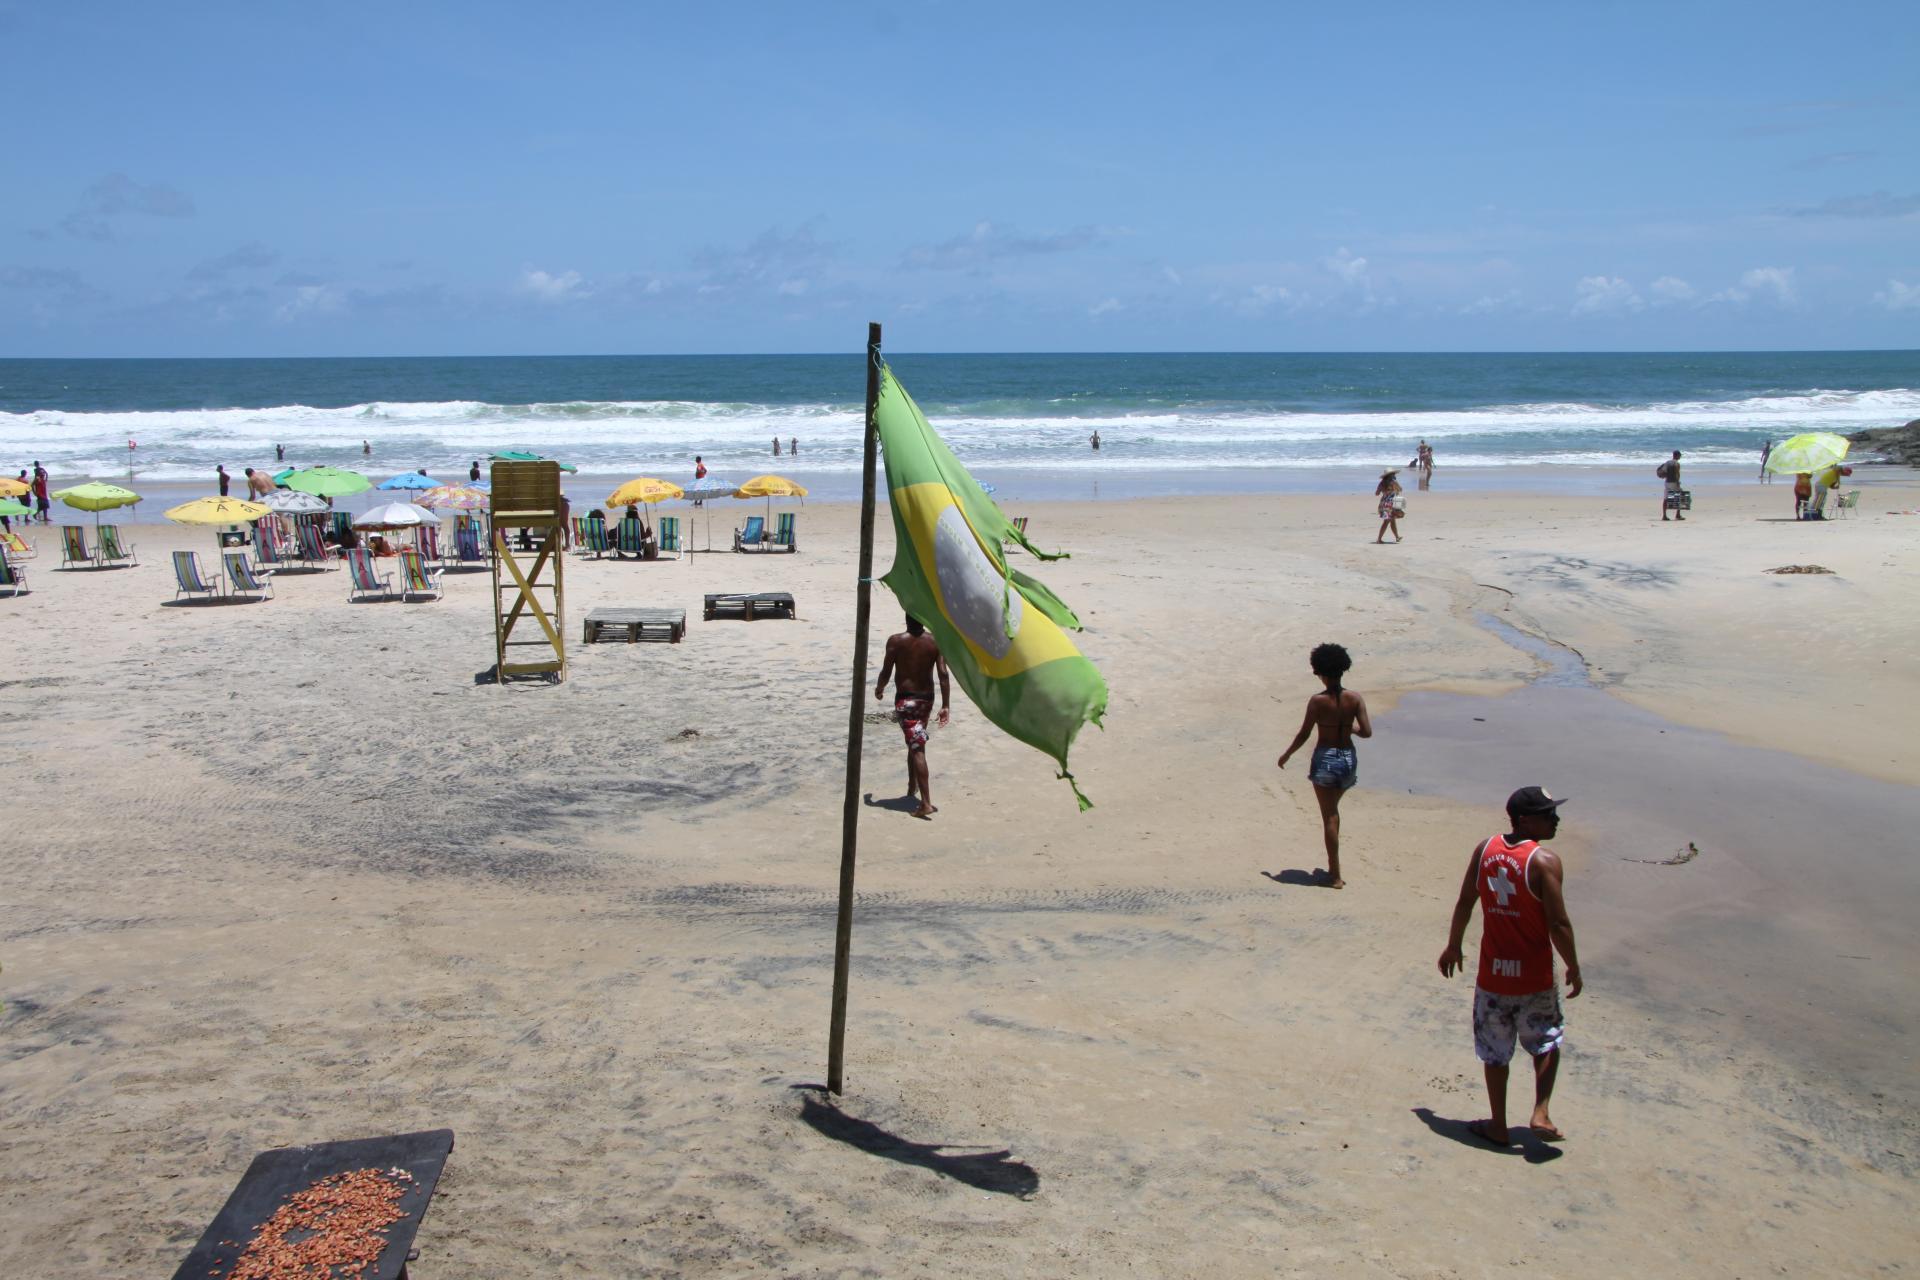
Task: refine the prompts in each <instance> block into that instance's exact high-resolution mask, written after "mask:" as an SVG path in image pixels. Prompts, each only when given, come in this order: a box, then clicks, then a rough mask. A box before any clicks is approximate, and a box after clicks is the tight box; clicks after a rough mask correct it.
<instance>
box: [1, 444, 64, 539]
mask: <svg viewBox="0 0 1920 1280" xmlns="http://www.w3.org/2000/svg"><path fill="white" fill-rule="evenodd" d="M14 479H16V480H18V481H19V482H20V483H21V484H23V485H25V486H26V492H25V493H23V494H21V495H20V498H19V501H20V503H21V505H23V506H25V507H28V508H30V510H29V511H28V512H27V513H26V514H25V515H23V516H21V517H20V522H21V523H22V524H32V523H33V522H34V520H35V519H38V520H39V521H40V523H41V524H52V523H53V496H52V495H53V481H52V479H51V478H50V477H49V476H48V475H47V469H46V468H45V467H43V466H41V465H40V460H39V459H38V458H35V459H34V462H33V470H32V471H28V470H27V468H25V467H22V468H20V474H19V475H17V476H15V477H14ZM0 529H5V530H6V531H7V532H9V533H11V532H12V531H13V517H11V516H0Z"/></svg>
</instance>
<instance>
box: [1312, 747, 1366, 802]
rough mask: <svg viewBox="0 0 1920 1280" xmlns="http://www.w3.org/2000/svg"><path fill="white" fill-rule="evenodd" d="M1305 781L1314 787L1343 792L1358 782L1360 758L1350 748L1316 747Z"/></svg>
mask: <svg viewBox="0 0 1920 1280" xmlns="http://www.w3.org/2000/svg"><path fill="white" fill-rule="evenodd" d="M1307 781H1308V782H1311V783H1312V784H1313V785H1314V786H1316V787H1331V788H1333V789H1334V790H1336V791H1345V790H1346V789H1347V788H1348V787H1351V786H1352V785H1353V784H1354V783H1356V782H1358V781H1360V757H1359V756H1358V755H1356V754H1355V753H1354V750H1353V748H1352V747H1316V748H1314V752H1313V763H1312V764H1311V765H1309V766H1308V767H1307Z"/></svg>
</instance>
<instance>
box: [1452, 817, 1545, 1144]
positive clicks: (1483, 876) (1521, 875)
mask: <svg viewBox="0 0 1920 1280" xmlns="http://www.w3.org/2000/svg"><path fill="white" fill-rule="evenodd" d="M1565 803H1566V801H1564V800H1555V799H1554V798H1553V797H1552V796H1550V795H1548V794H1547V792H1546V790H1545V789H1544V788H1541V787H1522V788H1520V789H1519V790H1518V791H1516V792H1514V793H1513V794H1512V795H1510V796H1508V797H1507V823H1508V825H1509V827H1510V828H1511V830H1509V831H1508V833H1507V834H1506V835H1503V836H1488V837H1487V838H1486V839H1485V840H1482V841H1481V842H1480V843H1479V844H1477V845H1475V846H1474V850H1473V857H1472V858H1471V859H1469V860H1468V862H1467V875H1466V879H1464V880H1462V881H1461V882H1460V897H1459V899H1458V900H1457V901H1456V902H1455V903H1454V905H1453V924H1452V927H1451V928H1450V929H1449V930H1448V931H1447V949H1446V950H1445V951H1442V952H1441V953H1440V975H1441V976H1442V977H1445V978H1451V977H1452V976H1453V973H1454V970H1456V969H1459V968H1460V967H1462V964H1463V960H1462V958H1461V954H1460V946H1461V943H1462V942H1464V941H1465V940H1466V936H1467V922H1468V921H1470V920H1472V919H1473V904H1474V902H1475V901H1476V900H1477V901H1478V902H1479V903H1480V916H1481V921H1482V923H1481V928H1480V976H1479V978H1478V979H1477V980H1476V982H1475V983H1474V992H1473V1049H1474V1052H1475V1053H1476V1054H1477V1055H1478V1056H1479V1058H1480V1062H1481V1065H1482V1066H1483V1067H1485V1069H1486V1076H1487V1102H1488V1104H1489V1105H1490V1106H1491V1107H1492V1109H1493V1115H1492V1116H1491V1118H1489V1119H1486V1120H1475V1121H1474V1122H1473V1123H1472V1124H1470V1125H1468V1126H1467V1128H1468V1129H1469V1130H1470V1131H1472V1133H1473V1134H1474V1136H1475V1137H1477V1138H1480V1139H1481V1140H1483V1141H1485V1142H1489V1143H1492V1144H1493V1145H1494V1146H1496V1147H1506V1146H1511V1145H1512V1143H1513V1135H1512V1134H1511V1133H1509V1132H1508V1131H1507V1064H1508V1063H1509V1062H1511V1061H1512V1060H1513V1046H1514V1042H1515V1041H1516V1040H1517V1041H1518V1042H1519V1044H1520V1047H1521V1048H1522V1049H1525V1050H1526V1051H1527V1056H1529V1057H1530V1058H1532V1059H1533V1118H1532V1119H1531V1120H1530V1121H1529V1122H1528V1127H1529V1128H1531V1129H1532V1130H1533V1135H1534V1137H1536V1138H1541V1139H1544V1140H1546V1141H1548V1142H1558V1141H1559V1140H1560V1139H1561V1138H1562V1137H1564V1136H1565V1135H1563V1134H1562V1133H1561V1132H1560V1130H1558V1129H1556V1128H1554V1125H1553V1117H1551V1116H1550V1115H1548V1114H1547V1103H1548V1102H1550V1101H1551V1100H1552V1099H1553V1081H1554V1077H1555V1076H1557V1075H1558V1074H1559V1071H1560V1041H1561V1040H1562V1039H1563V1038H1564V1037H1565V1035H1566V1025H1565V1022H1566V1019H1565V1018H1564V1016H1563V1015H1562V1014H1561V1012H1560V990H1559V988H1558V987H1557V986H1555V985H1554V981H1553V953H1554V952H1555V951H1558V952H1559V953H1560V959H1561V960H1563V961H1564V962H1565V963H1566V966H1567V999H1569V1000H1571V999H1573V998H1574V997H1575V996H1577V995H1579V994H1580V957H1579V955H1578V953H1576V952H1575V950H1574V947H1573V921H1572V920H1571V919H1569V918H1568V916H1567V900H1566V896H1565V895H1564V893H1563V892H1562V889H1561V885H1562V881H1563V879H1564V877H1565V874H1566V873H1565V871H1564V870H1563V869H1562V867H1561V865H1560V858H1559V856H1558V855H1557V854H1555V853H1554V852H1553V851H1552V850H1550V849H1548V848H1547V847H1546V846H1545V845H1543V844H1541V843H1540V842H1541V841H1542V840H1551V839H1553V834H1554V832H1556V831H1558V830H1559V829H1560V806H1561V805H1563V804H1565Z"/></svg>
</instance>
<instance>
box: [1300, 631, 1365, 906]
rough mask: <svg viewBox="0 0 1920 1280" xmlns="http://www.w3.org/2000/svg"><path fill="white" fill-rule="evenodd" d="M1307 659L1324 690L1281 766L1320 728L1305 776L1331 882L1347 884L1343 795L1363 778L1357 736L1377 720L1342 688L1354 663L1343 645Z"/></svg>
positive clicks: (1330, 646) (1334, 885)
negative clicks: (1317, 804) (1356, 751)
mask: <svg viewBox="0 0 1920 1280" xmlns="http://www.w3.org/2000/svg"><path fill="white" fill-rule="evenodd" d="M1307 662H1308V664H1309V665H1310V666H1311V667H1312V668H1313V674H1315V675H1316V676H1319V677H1320V683H1322V684H1323V685H1325V686H1326V691H1325V692H1324V693H1316V694H1314V695H1313V696H1312V697H1311V698H1308V699H1307V714H1306V716H1305V717H1304V718H1303V719H1302V720H1301V721H1300V732H1299V733H1296V734H1295V735H1293V745H1292V746H1290V747H1288V748H1287V749H1286V751H1284V752H1283V753H1281V756H1280V767H1281V768H1282V769H1284V768H1286V767H1287V761H1288V760H1290V759H1292V758H1293V753H1294V752H1296V751H1298V750H1299V749H1300V747H1301V744H1302V743H1304V742H1306V740H1307V735H1308V734H1309V733H1312V732H1313V731H1314V730H1315V729H1318V730H1319V731H1320V738H1319V741H1317V742H1315V743H1314V744H1313V763H1312V764H1311V765H1309V766H1308V768H1307V781H1309V782H1311V783H1313V798H1314V799H1315V800H1317V801H1319V802H1320V825H1321V828H1322V830H1323V832H1324V834H1325V836H1326V842H1327V887H1328V888H1331V889H1344V888H1346V887H1347V882H1346V881H1345V880H1342V879H1341V878H1340V797H1341V796H1343V795H1345V794H1346V792H1347V790H1348V789H1349V788H1350V787H1352V786H1353V784H1354V783H1356V782H1358V781H1359V780H1360V762H1359V758H1358V757H1357V756H1356V755H1355V754H1354V750H1353V740H1354V739H1355V738H1371V737H1372V736H1373V721H1372V720H1370V719H1368V718H1367V704H1366V701H1365V700H1364V699H1362V698H1361V696H1360V695H1359V694H1357V693H1355V692H1353V690H1351V689H1343V688H1341V687H1340V677H1342V676H1344V675H1345V674H1346V673H1347V670H1348V669H1349V668H1350V667H1352V666H1353V659H1352V658H1350V657H1348V656H1347V651H1346V649H1345V648H1343V647H1341V646H1340V645H1337V644H1323V645H1321V646H1319V647H1318V648H1316V649H1315V650H1314V651H1313V652H1312V653H1311V654H1309V655H1308V658H1307Z"/></svg>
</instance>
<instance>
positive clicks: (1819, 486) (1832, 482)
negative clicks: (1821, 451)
mask: <svg viewBox="0 0 1920 1280" xmlns="http://www.w3.org/2000/svg"><path fill="white" fill-rule="evenodd" d="M1852 474H1853V468H1852V467H1843V466H1841V465H1840V464H1839V463H1837V462H1836V463H1834V464H1833V465H1832V466H1830V467H1828V468H1827V469H1826V470H1825V471H1821V472H1819V473H1817V474H1816V475H1815V476H1814V477H1813V501H1812V502H1811V503H1810V504H1809V506H1810V507H1811V510H1810V511H1809V512H1808V514H1807V518H1808V519H1809V520H1825V519H1826V518H1827V494H1829V493H1831V492H1832V491H1833V490H1835V489H1838V488H1839V487H1840V477H1841V476H1850V475H1852Z"/></svg>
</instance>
